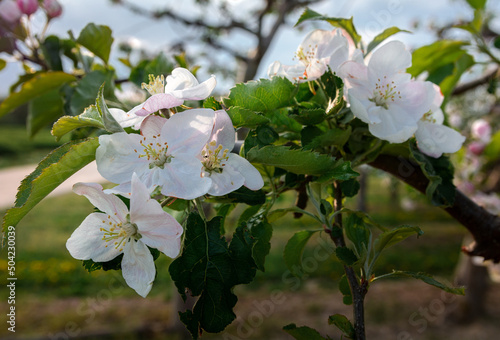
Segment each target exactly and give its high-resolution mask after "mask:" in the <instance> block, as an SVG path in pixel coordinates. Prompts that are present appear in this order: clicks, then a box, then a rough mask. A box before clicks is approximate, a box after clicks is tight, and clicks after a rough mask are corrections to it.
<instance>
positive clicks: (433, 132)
mask: <svg viewBox="0 0 500 340" xmlns="http://www.w3.org/2000/svg"><path fill="white" fill-rule="evenodd" d="M415 138H416V139H417V146H418V148H419V149H420V151H422V152H423V153H425V154H426V155H429V156H431V157H434V158H438V157H440V156H441V155H442V154H443V153H453V152H457V151H458V150H460V148H461V147H462V144H463V142H464V141H465V137H464V136H462V135H461V134H460V133H458V132H457V131H455V130H453V129H451V128H449V127H447V126H444V125H439V124H432V123H430V122H419V124H418V130H417V131H416V132H415Z"/></svg>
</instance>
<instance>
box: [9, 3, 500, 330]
mask: <svg viewBox="0 0 500 340" xmlns="http://www.w3.org/2000/svg"><path fill="white" fill-rule="evenodd" d="M6 1H7V0H0V4H2V3H4V2H6ZM60 5H61V8H62V12H61V14H60V15H58V16H55V17H54V18H53V19H51V20H50V24H49V25H48V26H47V27H46V28H45V24H46V21H47V20H46V13H45V12H43V11H41V10H39V11H37V12H35V13H34V14H33V15H32V17H31V19H30V23H29V25H30V29H31V31H32V32H33V34H39V35H45V36H49V35H57V36H59V37H61V38H64V39H67V38H68V37H70V36H71V34H73V35H74V36H78V33H79V32H80V31H81V30H82V29H83V28H84V27H85V26H86V25H87V24H88V23H89V22H94V23H96V24H99V25H106V26H109V27H110V28H111V30H112V32H113V33H112V34H113V38H114V44H113V49H112V50H111V53H110V59H109V65H113V68H114V71H115V72H116V80H115V81H119V82H122V83H121V84H120V85H121V86H120V89H119V91H117V93H116V97H117V98H118V99H120V100H129V101H130V102H139V101H140V100H141V98H144V96H145V93H144V92H143V91H142V90H140V89H139V87H137V86H136V84H134V82H127V81H126V79H127V78H128V77H129V75H130V74H131V72H134V70H135V72H138V70H144V69H146V67H144V66H140V65H142V64H141V63H143V64H144V61H151V60H157V59H156V58H158V56H159V55H163V56H164V57H165V58H166V59H168V60H169V62H170V63H171V65H175V64H176V63H180V62H179V60H181V61H185V60H187V61H188V63H189V65H199V66H200V68H199V71H198V72H197V77H198V79H200V80H201V81H202V80H205V79H207V78H208V77H209V75H210V74H215V75H216V76H217V81H218V87H217V88H216V92H217V94H218V95H221V96H224V95H225V94H226V93H227V92H228V90H229V89H230V88H231V87H232V86H233V85H234V84H235V82H241V81H248V80H251V79H258V78H262V77H267V67H268V65H269V64H270V63H272V62H273V61H275V60H279V61H281V62H282V63H284V64H291V63H293V57H294V53H295V50H296V49H297V46H298V45H299V44H300V42H301V40H302V38H303V37H304V36H305V34H307V32H308V31H309V30H311V29H313V28H323V29H330V27H329V26H328V25H327V24H326V23H320V22H309V23H307V24H303V25H300V26H299V27H296V28H294V27H293V26H294V24H295V22H296V21H297V19H298V18H299V17H300V14H301V13H302V11H303V10H304V8H305V7H306V6H308V7H310V8H311V9H313V10H315V11H316V12H318V13H322V14H325V15H327V16H330V17H346V18H349V17H351V16H353V17H354V24H355V25H356V28H357V30H358V32H359V33H360V35H361V36H363V39H364V41H365V42H369V41H371V39H372V38H373V37H374V36H376V35H377V34H378V33H380V32H381V31H383V30H384V29H386V28H388V27H391V26H398V27H399V28H401V29H405V30H408V31H411V32H412V33H411V34H409V33H399V34H398V35H396V36H395V37H394V38H391V39H399V40H402V41H404V42H405V43H406V44H407V45H408V47H409V49H411V50H414V49H417V48H419V47H421V46H423V45H426V44H430V43H433V42H435V41H436V40H439V39H457V40H458V39H462V40H464V41H469V42H470V43H471V45H473V39H472V38H471V37H470V36H469V35H467V33H466V32H463V31H460V30H456V29H453V27H454V26H455V25H459V24H461V23H465V22H470V21H472V20H474V18H475V17H474V10H473V9H472V8H471V5H470V2H467V1H465V0H433V1H427V0H426V1H411V0H391V1H382V0H380V1H379V0H377V1H370V0H345V1H342V0H339V1H329V0H323V1H320V0H303V1H298V0H289V1H285V0H282V1H279V0H274V1H273V0H267V1H264V0H259V1H243V0H197V1H191V0H190V1H182V2H181V1H160V0H141V1H138V0H130V1H121V0H113V1H105V0H85V1H83V0H71V1H70V0H60ZM1 11H4V10H0V16H2V14H5V13H6V12H3V13H2V12H1ZM499 14H500V2H498V1H488V2H487V4H486V7H485V10H484V15H485V19H484V22H485V25H484V27H483V30H482V34H483V36H484V39H485V41H486V42H488V43H489V44H490V45H491V46H493V44H494V43H495V42H496V37H497V36H498V33H497V32H500V20H499V18H498V15H499ZM21 20H25V18H23V19H21ZM70 32H71V33H70ZM0 33H4V32H3V31H2V32H0ZM5 41H6V40H2V42H5ZM0 47H1V49H0V50H2V51H4V52H2V53H0V59H2V60H4V61H5V62H6V64H5V67H4V68H3V69H1V70H0V98H5V97H7V96H8V95H9V91H10V90H11V86H12V85H13V84H14V85H15V84H16V82H17V81H18V78H19V77H22V76H23V74H24V73H26V72H27V70H26V66H25V67H23V63H21V62H20V60H21V59H22V56H20V55H19V54H15V53H9V52H8V51H6V49H5V48H6V47H5V44H4V45H2V44H1V43H0ZM492 51H495V50H494V49H492ZM497 51H498V50H497ZM468 52H469V53H470V54H471V55H473V56H474V57H475V61H476V63H475V65H474V67H471V68H470V69H469V70H468V71H467V72H465V73H464V75H463V76H462V80H461V84H462V85H463V84H467V85H470V84H472V85H473V86H472V85H471V86H470V87H469V88H463V87H462V89H464V90H463V92H460V93H459V92H458V91H457V93H456V95H454V96H453V98H452V99H451V100H450V101H449V102H448V104H447V107H446V110H445V111H446V114H447V119H448V124H449V125H451V126H453V127H454V128H456V129H458V130H460V131H461V132H462V133H463V134H464V135H466V136H468V141H470V142H467V143H466V146H465V147H464V150H462V152H460V153H458V155H457V156H456V157H455V158H454V159H453V161H454V163H455V165H456V169H457V174H456V184H457V185H458V186H459V188H461V189H462V190H464V192H466V193H467V194H469V195H470V197H475V199H476V201H477V202H480V203H481V204H482V205H484V206H486V207H487V208H488V209H490V211H493V212H495V213H499V212H500V204H499V201H498V194H497V193H498V191H499V189H500V185H499V183H500V179H499V178H500V177H498V175H497V174H498V164H499V159H498V158H499V156H500V153H499V152H498V151H499V150H500V149H498V148H496V147H490V148H489V149H488V148H487V145H490V144H491V145H493V144H494V143H498V142H499V138H496V139H495V136H496V135H495V134H494V133H493V132H494V131H497V130H498V125H499V124H498V121H499V120H498V119H499V115H500V106H498V105H499V104H498V93H497V90H496V81H497V79H496V78H497V77H496V76H497V71H498V64H495V59H494V58H496V55H492V56H489V55H487V54H485V53H484V51H483V52H482V51H480V50H478V49H474V48H472V47H471V49H470V50H469V51H468ZM179 55H181V56H183V57H182V58H185V60H184V59H175V58H174V56H179ZM63 63H64V64H63V66H64V67H70V66H71V61H70V60H64V61H63ZM24 65H29V63H24ZM68 65H69V66H68ZM31 67H33V68H34V69H35V70H36V69H37V67H40V66H39V65H38V66H37V64H36V63H33V64H31ZM141 67H142V69H141ZM131 70H132V71H131ZM486 76H487V78H485V77H486ZM478 80H480V81H479V82H478ZM475 81H476V83H474V82H475ZM139 83H140V82H139ZM15 88H16V86H14V88H13V89H15ZM29 111H30V110H29V107H28V106H27V105H22V106H20V107H18V108H17V109H16V110H15V111H14V112H12V113H10V114H8V115H5V116H3V117H1V118H0V182H1V181H2V179H3V180H4V181H7V182H8V183H10V184H13V183H14V187H15V186H17V185H18V184H19V183H18V182H17V183H16V181H20V179H22V178H23V177H24V176H25V175H27V174H28V173H29V172H30V171H31V169H33V168H34V166H35V164H36V163H37V162H39V161H40V160H41V159H42V158H43V157H44V156H45V155H46V154H47V153H48V152H49V151H50V150H52V149H53V148H54V147H56V146H57V145H61V144H63V143H64V142H65V141H67V140H68V139H65V138H63V139H62V140H61V141H57V142H56V141H55V139H54V137H53V136H51V135H50V126H51V125H50V124H49V123H47V122H45V123H44V124H41V125H40V126H38V127H37V129H36V131H34V129H33V125H31V127H30V124H28V129H27V128H26V123H27V121H30V118H29V117H30V114H29ZM481 120H482V121H484V122H485V123H484V124H483V126H486V125H488V126H489V128H490V132H489V137H488V138H485V137H484V136H483V135H478V133H476V130H474V129H473V128H472V126H473V124H474V123H475V122H477V121H481ZM31 124H33V122H31ZM478 124H479V123H476V125H478ZM485 124H486V125H485ZM483 137H484V138H483ZM473 142H477V143H483V144H484V145H483V144H481V145H478V144H476V145H474V144H473ZM471 145H472V146H471ZM494 145H497V144H494ZM484 150H486V151H487V152H485V151H484ZM14 166H16V167H19V168H16V169H19V170H16V171H17V172H16V175H17V176H18V177H17V178H18V179H17V178H16V177H6V174H7V173H8V171H9V170H12V167H14ZM86 171H88V173H85V172H83V177H84V178H85V176H87V174H88V177H86V178H90V176H95V171H94V172H92V171H93V170H91V169H90V170H86ZM91 172H92V174H90V173H91ZM361 172H362V174H363V177H362V178H363V184H362V188H363V190H364V191H363V192H364V193H363V194H362V195H361V198H359V199H357V200H351V201H349V202H348V203H347V205H348V206H349V207H351V208H359V209H362V210H365V211H367V212H369V213H370V214H371V215H372V216H373V217H374V219H375V220H376V221H377V222H379V223H380V224H383V225H386V226H390V227H394V226H398V225H401V224H409V225H418V226H419V227H421V228H422V229H423V230H424V232H425V234H424V235H423V236H422V237H421V238H419V239H416V238H411V239H408V240H407V241H405V242H403V243H402V244H398V245H396V246H394V247H393V248H391V249H390V250H389V251H388V253H387V254H386V255H385V257H384V258H383V259H381V260H379V263H378V268H377V269H376V271H377V272H378V273H385V272H390V271H391V270H392V269H394V268H397V269H400V270H412V271H423V272H427V273H429V274H432V275H435V276H436V277H439V278H441V279H442V280H444V281H446V282H450V283H451V282H455V283H460V284H466V285H467V286H468V287H470V289H469V292H471V293H470V294H469V295H468V297H456V296H451V295H448V294H445V293H442V292H441V291H439V290H437V289H435V288H432V287H430V286H427V285H425V284H423V283H421V282H419V281H407V280H389V281H380V282H376V283H375V284H373V285H372V287H371V288H370V289H371V290H372V291H371V292H370V294H368V298H367V303H366V308H367V315H366V323H367V335H368V338H370V339H494V338H497V337H498V334H499V331H500V322H498V320H499V319H500V307H499V306H500V292H499V291H498V288H499V287H498V284H497V283H495V279H496V276H495V270H496V269H495V267H493V266H485V265H482V264H480V265H478V264H477V263H476V262H473V261H471V260H470V259H468V258H465V257H463V256H462V255H461V253H460V250H461V247H462V245H463V244H466V243H467V240H464V238H465V237H466V234H467V233H466V231H465V229H464V228H463V227H461V226H460V225H459V224H458V223H457V222H455V221H454V220H453V219H451V218H450V217H448V215H446V213H445V212H443V211H442V210H441V209H439V208H435V207H432V206H431V205H430V204H429V202H428V200H427V198H426V197H425V196H424V195H421V194H420V193H418V192H416V191H414V190H412V189H411V188H409V187H407V186H405V185H404V184H402V183H399V182H397V181H396V180H395V179H392V178H390V177H389V176H388V175H386V174H384V173H382V172H380V171H377V170H374V169H371V168H364V169H361ZM495 176H497V177H495ZM12 178H14V179H12ZM92 178H94V177H92ZM495 178H496V180H495ZM92 180H94V179H92ZM92 180H90V179H89V181H92ZM75 181H76V180H72V179H70V180H68V182H69V186H68V187H69V188H70V187H71V185H72V184H73V183H74V182H75ZM3 183H5V182H3ZM0 195H1V196H2V199H5V200H4V201H5V203H3V206H0V210H1V213H2V215H3V214H4V213H5V211H6V210H7V209H8V208H9V207H10V206H11V205H12V204H13V202H14V197H15V191H14V192H13V191H12V189H8V186H7V184H5V185H3V187H2V188H0ZM295 199H296V197H295V195H294V194H293V193H287V194H286V195H283V196H281V197H280V198H279V200H280V201H279V204H281V205H283V206H285V205H287V204H289V203H290V202H293V201H294V200H295ZM92 209H93V207H92V206H91V204H90V203H89V202H88V201H87V200H86V199H85V198H83V197H80V196H77V195H74V194H72V193H71V192H69V191H68V190H60V191H59V193H58V195H53V196H51V197H48V198H46V199H44V200H43V201H42V202H41V203H40V204H39V205H38V206H37V207H35V208H34V209H33V210H32V211H31V212H30V213H29V214H28V215H27V216H26V217H25V218H24V219H23V220H22V221H21V222H20V223H19V225H18V228H17V236H16V237H17V252H16V262H17V264H16V275H17V277H18V281H17V283H16V284H17V290H16V293H17V294H16V299H17V300H16V312H17V325H16V333H15V334H14V333H10V332H8V331H7V327H6V326H5V322H3V325H4V326H2V327H1V328H0V337H2V338H5V339H8V338H16V339H73V338H74V339H184V338H185V336H186V334H185V332H184V331H183V325H181V324H179V322H178V317H177V310H178V308H179V304H180V303H179V301H178V297H177V295H178V294H177V292H176V291H175V288H174V287H173V284H172V282H171V281H170V278H169V274H168V270H167V268H168V265H169V259H168V258H166V257H165V256H164V255H162V256H161V257H160V259H159V260H158V261H157V262H156V266H157V278H156V281H155V283H154V286H153V289H152V291H151V293H150V294H149V296H148V298H147V299H143V298H141V297H139V296H137V294H136V293H135V292H134V291H133V290H132V289H130V288H129V287H128V286H126V284H125V283H124V281H123V278H122V277H121V274H120V273H116V272H112V271H110V272H104V271H96V272H92V273H91V274H89V273H87V272H86V271H85V270H84V268H83V267H82V265H81V262H80V261H76V260H74V259H73V258H71V256H70V255H69V253H68V252H67V250H66V247H65V243H66V240H67V239H68V238H69V236H70V235H71V233H72V232H73V231H74V229H75V228H76V227H77V226H78V225H79V224H80V223H81V221H83V219H84V218H85V217H86V216H87V215H88V214H89V213H90V212H91V211H92ZM495 209H497V210H495ZM237 216H238V211H236V212H233V214H232V215H231V216H230V219H229V220H228V222H226V223H227V224H228V225H229V226H231V225H234V224H236V218H237ZM310 223H311V221H310V220H308V217H307V216H304V217H302V218H300V219H294V218H293V216H285V217H283V218H280V219H279V220H276V221H274V222H273V226H274V234H273V239H272V247H271V253H270V254H269V256H268V258H267V259H266V272H265V273H262V272H258V273H257V277H256V279H255V280H254V282H252V283H251V284H249V285H246V286H238V287H237V288H236V290H237V295H238V297H239V301H238V304H237V305H236V310H235V312H236V315H237V316H238V318H237V320H235V322H233V324H232V325H231V326H230V327H228V328H227V330H226V332H225V333H222V334H216V335H211V334H207V335H204V337H206V338H207V339H290V338H291V337H290V336H288V335H287V334H285V333H284V332H283V331H281V328H282V327H283V326H284V325H286V324H289V323H292V322H293V323H296V324H297V325H308V326H310V327H313V328H316V329H318V330H319V331H320V332H321V333H322V334H323V335H325V334H328V335H330V336H331V337H332V338H333V339H339V338H340V333H339V332H338V330H336V329H333V327H331V326H328V325H327V322H326V320H327V318H328V316H329V315H331V314H334V313H344V314H347V315H350V311H351V307H350V306H345V305H343V304H342V296H341V294H340V293H339V292H338V289H337V286H338V281H339V279H340V275H341V274H340V273H341V272H342V265H341V264H340V263H339V262H338V260H337V259H336V258H335V256H334V255H329V256H318V254H319V253H320V252H321V253H322V254H324V253H325V252H326V253H327V254H328V251H329V250H330V249H329V248H328V247H329V245H328V244H329V243H328V242H329V241H328V237H327V235H324V234H317V235H316V236H315V237H314V238H313V239H312V241H311V242H309V243H308V245H307V248H306V250H305V252H304V263H305V273H304V275H303V276H302V277H299V278H298V277H294V276H292V275H291V274H290V272H289V271H288V269H287V267H286V266H285V264H284V262H283V259H282V253H283V249H284V247H285V245H286V242H287V241H288V239H289V238H290V236H291V235H292V234H293V233H294V232H296V231H299V230H303V229H307V228H308V225H309V224H310ZM228 231H231V230H228ZM306 259H307V261H306ZM306 264H307V265H306ZM6 276H7V254H6V252H5V251H2V252H1V257H0V277H2V278H4V277H6ZM2 280H3V279H2ZM3 282H5V281H3ZM2 284H3V283H2ZM7 294H8V291H7V290H6V289H5V288H2V290H1V292H0V309H1V310H2V315H5V313H4V312H3V311H6V310H7V308H8V304H7ZM3 318H4V316H2V320H3Z"/></svg>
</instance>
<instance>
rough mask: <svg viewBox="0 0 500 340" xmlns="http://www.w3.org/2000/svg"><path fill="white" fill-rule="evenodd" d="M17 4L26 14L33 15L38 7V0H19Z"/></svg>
mask: <svg viewBox="0 0 500 340" xmlns="http://www.w3.org/2000/svg"><path fill="white" fill-rule="evenodd" d="M17 6H18V7H19V9H20V10H21V12H23V13H24V14H26V15H31V14H33V13H35V12H36V10H37V9H38V0H17Z"/></svg>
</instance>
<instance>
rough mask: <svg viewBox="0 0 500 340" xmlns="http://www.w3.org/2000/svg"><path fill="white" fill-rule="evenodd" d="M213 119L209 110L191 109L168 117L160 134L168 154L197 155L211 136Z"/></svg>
mask: <svg viewBox="0 0 500 340" xmlns="http://www.w3.org/2000/svg"><path fill="white" fill-rule="evenodd" d="M214 118H215V117H214V111H213V110H211V109H192V110H187V111H184V112H181V113H178V114H175V115H173V116H172V117H170V119H169V120H168V122H167V123H166V124H165V125H164V126H163V129H162V132H161V135H162V140H163V141H165V142H167V143H168V154H169V155H170V154H171V155H174V156H175V155H177V154H186V155H198V154H199V153H200V152H201V150H202V149H203V148H204V147H205V145H206V144H207V142H208V139H209V138H210V136H211V134H212V129H213V126H214Z"/></svg>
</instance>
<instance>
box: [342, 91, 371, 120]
mask: <svg viewBox="0 0 500 340" xmlns="http://www.w3.org/2000/svg"><path fill="white" fill-rule="evenodd" d="M348 98H349V104H350V105H351V111H352V113H353V114H354V116H356V117H357V118H359V119H361V120H362V121H363V122H365V123H368V124H369V123H372V121H371V119H370V117H369V116H368V111H367V110H366V107H365V105H363V104H362V103H361V101H360V100H358V98H357V97H356V96H355V95H354V94H353V93H352V92H351V91H349V94H348Z"/></svg>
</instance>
